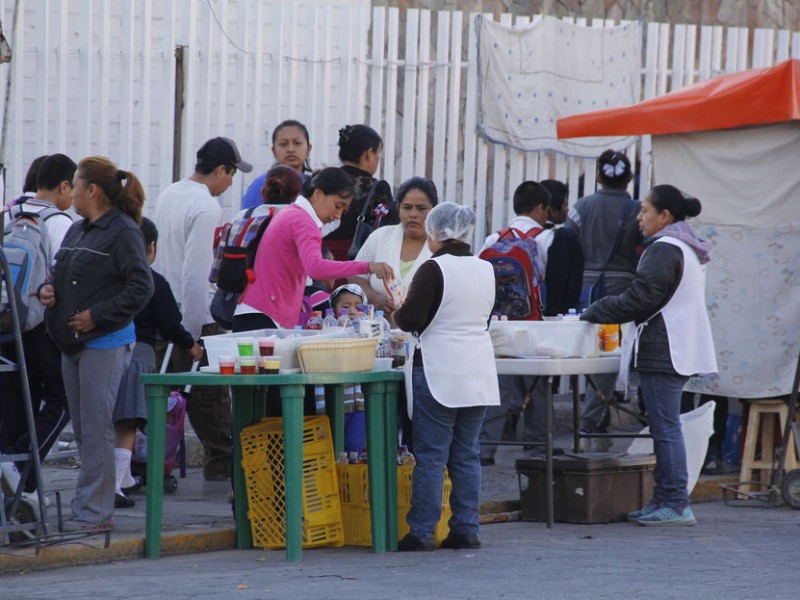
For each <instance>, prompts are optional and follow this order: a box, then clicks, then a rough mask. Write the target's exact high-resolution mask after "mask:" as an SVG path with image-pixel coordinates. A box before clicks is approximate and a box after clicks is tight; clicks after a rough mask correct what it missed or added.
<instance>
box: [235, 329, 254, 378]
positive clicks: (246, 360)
mask: <svg viewBox="0 0 800 600" xmlns="http://www.w3.org/2000/svg"><path fill="white" fill-rule="evenodd" d="M255 343H256V340H255V338H251V337H240V338H236V346H237V348H238V349H239V372H240V373H241V374H242V375H255V374H256V356H255Z"/></svg>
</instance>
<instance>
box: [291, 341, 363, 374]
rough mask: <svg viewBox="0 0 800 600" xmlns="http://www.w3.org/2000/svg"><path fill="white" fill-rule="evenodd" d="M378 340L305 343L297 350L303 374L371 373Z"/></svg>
mask: <svg viewBox="0 0 800 600" xmlns="http://www.w3.org/2000/svg"><path fill="white" fill-rule="evenodd" d="M376 345H377V340H375V339H371V338H363V339H361V338H359V339H329V340H318V341H314V342H305V343H303V344H302V345H301V346H300V347H299V348H298V349H297V355H298V357H299V358H300V368H301V369H302V371H303V373H348V372H356V371H371V370H372V368H373V366H374V364H375V347H376Z"/></svg>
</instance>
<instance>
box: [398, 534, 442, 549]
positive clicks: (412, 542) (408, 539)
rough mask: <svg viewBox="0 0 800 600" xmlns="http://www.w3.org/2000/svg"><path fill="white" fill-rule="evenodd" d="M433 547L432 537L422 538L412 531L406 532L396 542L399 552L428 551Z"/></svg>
mask: <svg viewBox="0 0 800 600" xmlns="http://www.w3.org/2000/svg"><path fill="white" fill-rule="evenodd" d="M434 548H435V546H434V543H433V540H432V539H422V538H420V537H417V536H415V535H414V534H413V533H408V534H406V536H405V537H404V538H403V539H402V540H400V541H399V542H398V543H397V549H398V550H399V551H400V552H416V551H418V550H423V551H426V552H427V551H429V550H433V549H434Z"/></svg>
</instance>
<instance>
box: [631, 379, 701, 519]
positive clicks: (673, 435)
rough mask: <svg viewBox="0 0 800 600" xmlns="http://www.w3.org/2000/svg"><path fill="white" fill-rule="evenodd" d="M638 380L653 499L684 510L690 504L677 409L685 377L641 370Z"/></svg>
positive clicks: (684, 447)
mask: <svg viewBox="0 0 800 600" xmlns="http://www.w3.org/2000/svg"><path fill="white" fill-rule="evenodd" d="M639 379H640V381H641V386H642V396H643V400H644V405H645V408H646V409H647V418H648V420H649V422H650V433H651V434H652V436H653V447H654V449H655V454H656V467H655V470H654V471H653V479H654V480H655V483H656V485H655V491H654V492H653V500H654V501H655V502H656V503H658V504H663V505H664V506H668V507H670V508H674V509H679V510H683V509H684V508H685V507H686V506H688V505H689V490H688V489H687V485H688V479H689V478H688V475H687V472H686V446H685V444H684V442H683V432H682V431H681V421H680V409H681V393H682V391H683V385H684V384H685V383H686V380H687V379H688V378H687V377H684V376H682V375H667V374H665V373H648V372H643V371H640V372H639Z"/></svg>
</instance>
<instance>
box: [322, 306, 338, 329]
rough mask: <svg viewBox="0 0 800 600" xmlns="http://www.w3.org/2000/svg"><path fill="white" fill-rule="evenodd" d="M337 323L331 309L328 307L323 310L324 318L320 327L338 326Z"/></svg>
mask: <svg viewBox="0 0 800 600" xmlns="http://www.w3.org/2000/svg"><path fill="white" fill-rule="evenodd" d="M338 326H339V323H338V322H337V321H336V317H335V316H334V315H333V309H332V308H328V309H326V310H325V318H324V319H323V320H322V328H323V329H330V328H331V327H338Z"/></svg>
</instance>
